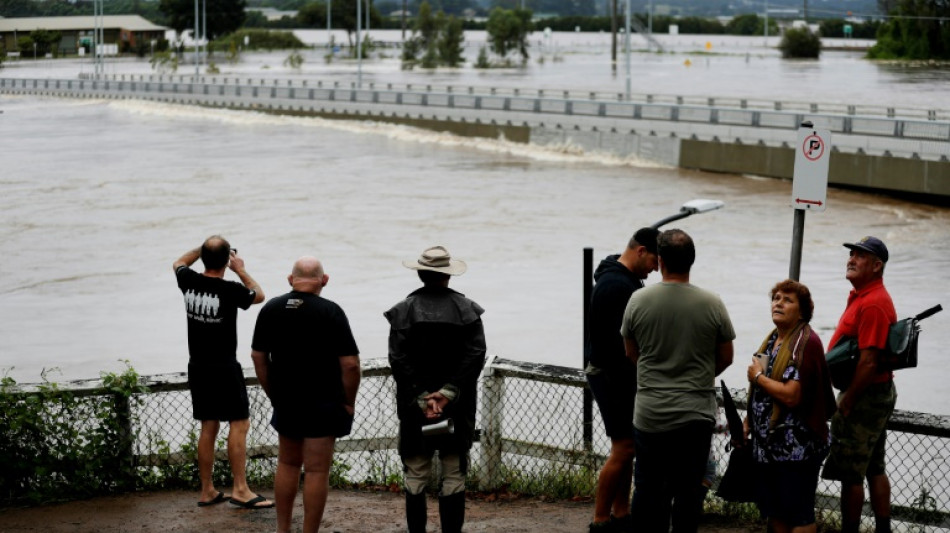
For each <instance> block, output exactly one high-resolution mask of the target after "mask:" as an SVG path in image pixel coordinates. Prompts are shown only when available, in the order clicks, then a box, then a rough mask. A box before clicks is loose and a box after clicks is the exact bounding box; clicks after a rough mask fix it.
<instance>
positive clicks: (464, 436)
mask: <svg viewBox="0 0 950 533" xmlns="http://www.w3.org/2000/svg"><path fill="white" fill-rule="evenodd" d="M403 265H404V266H405V267H407V268H410V269H412V270H416V271H418V275H419V279H420V280H422V283H423V286H422V287H421V288H419V289H416V290H415V291H413V292H412V293H411V294H410V295H409V296H408V297H406V299H405V300H403V301H401V302H399V303H397V304H396V305H395V306H393V308H392V309H390V310H389V311H386V313H384V315H385V316H386V319H387V320H388V321H389V324H390V331H389V363H390V366H391V367H392V372H393V378H394V379H395V381H396V412H397V414H398V416H399V455H400V457H401V458H402V461H403V465H404V467H405V489H406V522H407V525H408V528H409V532H410V533H415V532H420V533H423V532H425V529H426V494H425V488H426V484H427V483H428V479H429V474H430V472H431V471H432V459H433V456H434V454H435V452H438V454H439V460H440V461H441V464H442V477H443V478H442V480H441V488H440V491H439V518H440V521H441V525H442V531H443V532H446V533H459V532H461V530H462V524H463V523H464V521H465V475H466V473H467V472H468V452H469V450H470V449H471V447H472V440H473V435H474V433H475V406H476V391H477V383H478V376H479V374H480V373H481V371H482V367H483V366H484V365H485V331H484V328H483V327H482V320H481V315H482V313H483V312H484V309H482V308H481V306H479V305H478V304H477V303H475V302H473V301H472V300H470V299H468V298H466V297H465V296H464V295H463V294H461V293H459V292H456V291H454V290H452V289H450V288H449V280H450V279H451V277H452V276H458V275H461V274H463V273H464V272H465V270H466V265H465V262H464V261H461V260H458V259H454V258H453V257H452V255H451V254H450V253H449V251H448V250H446V249H445V248H444V247H442V246H433V247H431V248H428V249H427V250H425V251H424V252H422V255H420V256H419V257H418V258H417V259H412V260H407V261H403ZM446 420H452V423H453V425H454V430H453V432H442V433H441V434H437V435H424V434H423V426H426V425H431V424H437V423H440V422H444V421H446ZM427 433H428V431H427Z"/></svg>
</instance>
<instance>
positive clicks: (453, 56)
mask: <svg viewBox="0 0 950 533" xmlns="http://www.w3.org/2000/svg"><path fill="white" fill-rule="evenodd" d="M440 14H441V12H440ZM464 42H465V35H464V32H463V31H462V21H460V20H459V19H457V18H455V15H450V16H449V17H448V19H447V20H445V22H444V24H442V31H441V33H440V35H439V41H438V48H439V59H440V61H441V62H442V64H443V65H446V66H449V67H457V66H459V65H461V64H462V63H464V62H465V60H464V59H463V58H462V54H463V49H462V44H463V43H464Z"/></svg>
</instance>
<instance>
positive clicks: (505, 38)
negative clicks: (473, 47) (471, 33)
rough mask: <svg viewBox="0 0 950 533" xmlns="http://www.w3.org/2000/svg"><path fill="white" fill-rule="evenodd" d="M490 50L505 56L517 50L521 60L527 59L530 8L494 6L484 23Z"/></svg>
mask: <svg viewBox="0 0 950 533" xmlns="http://www.w3.org/2000/svg"><path fill="white" fill-rule="evenodd" d="M485 31H486V32H487V33H488V43H489V45H490V46H491V50H492V52H494V53H495V54H497V55H498V56H501V57H502V58H504V57H506V56H507V55H508V53H509V52H512V51H515V50H517V51H518V52H519V53H520V54H521V59H522V61H527V60H528V34H529V33H531V10H530V9H503V8H500V7H496V8H495V9H492V11H491V13H490V14H489V15H488V23H487V24H486V25H485Z"/></svg>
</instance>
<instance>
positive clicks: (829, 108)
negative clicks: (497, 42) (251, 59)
mask: <svg viewBox="0 0 950 533" xmlns="http://www.w3.org/2000/svg"><path fill="white" fill-rule="evenodd" d="M80 79H88V80H92V79H100V80H110V81H140V82H144V81H148V82H166V81H167V82H178V83H199V84H206V85H218V84H221V85H248V86H251V85H258V86H261V87H263V86H266V85H273V86H278V85H282V86H286V87H300V88H306V87H319V88H334V89H346V88H349V89H356V88H357V86H356V82H355V81H353V82H349V83H346V82H341V81H339V80H333V81H327V82H323V81H322V80H310V79H299V78H298V79H294V78H288V79H275V78H253V77H245V76H198V77H195V76H194V75H167V74H166V75H161V74H139V75H135V74H110V75H105V76H100V77H98V78H96V77H95V76H94V75H91V74H82V75H80ZM364 85H365V88H367V89H370V90H377V89H379V90H386V91H405V92H427V93H446V94H479V95H493V96H517V97H522V96H527V97H537V98H562V99H564V100H602V101H618V102H622V101H629V102H641V103H648V104H654V103H656V104H674V105H690V106H708V107H723V108H738V109H759V110H773V111H794V112H802V113H810V114H818V113H821V114H827V115H851V116H856V115H861V116H871V117H885V118H907V119H924V120H950V109H939V108H926V107H895V106H879V105H865V104H840V103H827V102H824V103H821V102H801V101H794V100H770V99H757V98H736V97H721V96H684V95H674V94H653V93H631V95H630V99H629V100H627V99H626V98H625V95H624V93H623V92H608V91H588V90H578V89H551V88H549V89H533V90H532V89H522V88H518V87H492V86H487V87H486V86H478V85H463V86H460V85H451V84H447V85H442V84H432V83H402V84H400V83H385V84H384V83H379V84H377V83H375V82H368V83H366V84H364Z"/></svg>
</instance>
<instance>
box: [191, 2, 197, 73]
mask: <svg viewBox="0 0 950 533" xmlns="http://www.w3.org/2000/svg"><path fill="white" fill-rule="evenodd" d="M192 37H194V38H195V81H198V0H195V33H194V34H192Z"/></svg>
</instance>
